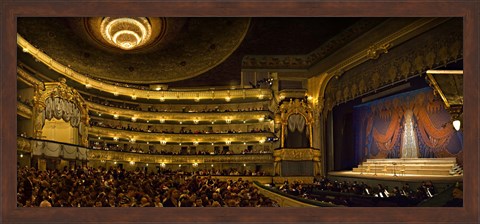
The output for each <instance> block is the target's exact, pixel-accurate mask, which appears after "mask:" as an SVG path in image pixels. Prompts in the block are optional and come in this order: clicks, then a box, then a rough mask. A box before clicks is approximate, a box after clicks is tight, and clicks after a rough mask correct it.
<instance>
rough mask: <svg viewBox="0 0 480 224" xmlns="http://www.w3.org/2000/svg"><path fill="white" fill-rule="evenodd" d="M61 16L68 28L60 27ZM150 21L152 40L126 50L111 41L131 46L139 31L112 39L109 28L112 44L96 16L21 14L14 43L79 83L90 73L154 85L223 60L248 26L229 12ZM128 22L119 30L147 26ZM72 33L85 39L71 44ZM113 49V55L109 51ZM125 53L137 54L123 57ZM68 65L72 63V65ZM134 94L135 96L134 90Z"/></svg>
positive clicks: (194, 73) (196, 72)
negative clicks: (50, 35) (218, 15)
mask: <svg viewBox="0 0 480 224" xmlns="http://www.w3.org/2000/svg"><path fill="white" fill-rule="evenodd" d="M64 20H66V22H67V23H68V24H69V25H71V26H72V27H73V28H72V29H61V27H62V26H61V24H63V22H65V21H64ZM112 20H113V19H112ZM149 21H150V23H151V25H152V29H153V30H152V36H151V38H150V39H151V41H152V42H151V44H149V43H148V42H146V43H145V44H144V45H143V46H140V47H139V48H136V49H132V50H128V52H127V51H125V50H120V49H118V48H117V47H110V46H111V45H114V46H117V44H118V45H125V46H126V45H128V44H130V45H133V44H134V43H135V42H136V39H137V37H136V36H135V34H136V35H138V36H139V39H140V40H141V39H142V34H141V33H142V32H140V31H137V32H121V33H119V32H117V35H118V36H117V39H116V42H117V43H115V40H114V33H112V34H111V38H108V37H107V40H108V39H111V43H107V41H105V40H104V38H103V37H102V34H100V33H99V30H100V27H101V23H102V20H101V18H97V17H91V18H72V19H70V18H68V19H67V18H62V19H58V18H42V19H29V18H22V19H20V20H19V25H18V27H19V30H18V36H17V37H18V38H17V43H18V45H19V46H20V47H21V48H24V49H26V50H27V51H28V53H29V54H31V55H32V56H33V57H34V58H36V59H37V60H39V61H40V62H42V63H44V64H45V65H46V66H48V67H50V68H52V69H53V70H55V71H57V72H59V73H60V74H63V75H64V76H66V77H68V78H70V79H73V80H75V81H77V82H80V83H82V84H86V83H84V82H85V80H86V78H90V79H91V77H95V78H99V79H102V80H109V81H111V82H120V83H136V84H158V83H167V82H174V81H180V80H185V79H188V78H193V77H195V76H198V75H200V74H203V73H205V72H206V71H208V70H210V69H211V68H213V67H215V66H217V65H218V64H220V63H222V62H223V61H224V60H225V59H226V58H227V57H229V56H230V55H231V54H232V53H233V52H234V51H235V50H236V49H237V48H238V47H239V46H240V44H241V42H242V40H243V38H244V37H245V35H246V33H247V31H248V27H249V26H250V18H233V17H232V18H188V19H187V18H174V17H169V18H158V17H157V18H149ZM130 22H131V23H127V22H124V21H121V23H124V24H129V25H128V26H129V27H127V28H122V30H125V31H126V29H130V30H131V31H133V29H135V27H142V26H145V27H146V26H147V24H144V23H142V22H139V23H141V24H142V25H139V24H137V25H132V24H134V23H135V22H132V21H130ZM163 23H165V24H163ZM186 26H188V29H186ZM106 27H107V24H105V28H106ZM155 27H156V28H155ZM39 29H41V30H42V31H41V32H40V31H39ZM47 32H49V33H54V34H55V35H56V37H55V38H54V39H50V38H46V37H45V36H46V35H41V34H42V33H47ZM134 33H135V34H134ZM147 33H148V31H147ZM120 34H121V35H120ZM20 35H22V36H23V37H25V39H26V40H25V39H23V38H22V37H21V36H20ZM71 35H79V36H81V37H82V39H85V41H86V42H85V43H86V44H81V45H79V44H71V43H72V42H71V38H70V36H71ZM92 35H93V37H92ZM155 35H157V36H158V37H155ZM121 37H127V38H133V39H134V42H131V41H126V40H124V41H120V40H119V39H120V38H121ZM27 40H28V41H30V42H31V43H35V45H36V46H38V48H40V49H42V50H44V51H45V52H48V55H46V54H45V53H43V52H40V51H39V50H38V48H36V47H33V46H32V45H31V44H30V43H28V42H27ZM139 44H141V42H140V43H139ZM99 45H100V46H99ZM104 45H107V46H108V47H109V48H106V47H105V46H104ZM137 46H138V44H137ZM99 47H101V48H103V49H99ZM112 51H113V52H118V54H108V52H112ZM84 52H86V53H84ZM125 53H128V54H136V56H135V57H128V55H127V56H125ZM52 58H53V59H52ZM79 58H81V59H80V60H79ZM126 64H128V65H127V66H126ZM67 65H71V68H69V67H68V66H67ZM97 65H98V66H97ZM105 68H108V69H105ZM87 74H88V76H87ZM77 79H78V80H77ZM91 85H92V88H99V89H100V90H102V91H105V92H112V93H113V92H114V91H111V90H105V89H103V88H101V86H100V85H95V84H94V83H92V84H91ZM119 94H121V95H130V94H129V93H122V92H121V89H120V88H119ZM137 98H140V96H139V95H137ZM145 98H146V97H145ZM151 98H152V95H151ZM232 99H233V98H232Z"/></svg>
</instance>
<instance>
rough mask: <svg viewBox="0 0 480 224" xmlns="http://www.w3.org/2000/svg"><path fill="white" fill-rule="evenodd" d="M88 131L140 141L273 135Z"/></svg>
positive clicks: (246, 139)
mask: <svg viewBox="0 0 480 224" xmlns="http://www.w3.org/2000/svg"><path fill="white" fill-rule="evenodd" d="M88 133H89V134H93V135H99V136H105V137H112V138H113V137H118V138H128V139H136V140H142V141H150V142H152V141H162V140H164V141H167V142H193V141H194V140H195V139H196V140H197V142H199V143H201V142H208V143H210V142H218V141H222V140H225V141H227V140H228V139H231V142H258V141H260V140H264V139H266V138H267V137H274V136H273V134H272V133H269V132H261V133H248V132H245V133H235V134H164V133H149V132H136V131H126V130H119V129H112V128H102V127H95V126H92V127H89V128H88Z"/></svg>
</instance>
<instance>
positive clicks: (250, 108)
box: [85, 96, 268, 113]
mask: <svg viewBox="0 0 480 224" xmlns="http://www.w3.org/2000/svg"><path fill="white" fill-rule="evenodd" d="M85 99H87V100H88V101H90V102H93V103H96V104H100V105H104V106H108V107H116V108H120V109H127V110H136V111H146V112H182V113H224V112H249V111H267V110H268V106H267V105H265V104H261V105H260V104H253V105H252V104H249V106H248V107H242V106H240V105H239V106H237V107H236V108H233V107H229V108H220V107H219V106H215V107H209V106H205V107H204V108H198V107H190V106H182V107H171V106H170V105H169V106H168V107H162V106H151V105H149V106H141V105H140V104H132V103H123V102H115V101H108V100H105V99H101V98H98V97H91V96H86V97H85Z"/></svg>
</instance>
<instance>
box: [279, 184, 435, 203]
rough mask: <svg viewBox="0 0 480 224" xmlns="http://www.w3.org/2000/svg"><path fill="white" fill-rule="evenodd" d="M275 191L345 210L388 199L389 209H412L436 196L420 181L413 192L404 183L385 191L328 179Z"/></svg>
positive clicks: (431, 185) (431, 188) (429, 186)
mask: <svg viewBox="0 0 480 224" xmlns="http://www.w3.org/2000/svg"><path fill="white" fill-rule="evenodd" d="M279 190H281V191H283V192H285V193H288V194H291V195H294V196H299V197H303V198H306V199H312V200H321V201H324V202H330V203H333V204H337V205H345V206H369V205H373V204H372V203H370V202H372V200H374V201H375V204H378V203H377V202H380V201H379V200H378V199H385V201H386V200H387V199H388V201H389V202H391V204H392V205H393V204H394V205H396V206H415V205H417V204H418V203H420V202H421V201H423V200H425V199H428V198H431V197H433V195H435V194H436V193H437V192H436V189H435V187H434V185H433V183H432V182H431V181H424V182H422V183H421V185H420V186H419V187H417V188H416V189H413V188H411V187H410V185H409V184H408V183H405V184H404V185H403V186H395V187H393V188H389V186H386V185H382V184H377V185H375V186H370V185H367V184H365V183H364V182H360V183H358V182H357V181H353V182H349V181H331V180H329V179H328V178H320V179H315V180H314V183H313V184H303V183H301V182H298V181H296V182H293V183H288V182H285V183H284V184H283V185H281V186H280V187H279ZM329 192H335V193H333V194H332V195H337V196H338V197H332V196H331V195H330V197H328V196H329V195H328V193H329ZM337 193H340V194H337ZM350 196H352V197H350ZM357 196H361V197H357ZM385 205H386V204H385Z"/></svg>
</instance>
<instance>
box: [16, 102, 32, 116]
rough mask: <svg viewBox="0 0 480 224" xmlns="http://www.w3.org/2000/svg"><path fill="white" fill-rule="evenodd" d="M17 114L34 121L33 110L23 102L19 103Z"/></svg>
mask: <svg viewBox="0 0 480 224" xmlns="http://www.w3.org/2000/svg"><path fill="white" fill-rule="evenodd" d="M17 114H18V115H20V116H22V117H24V118H27V119H32V114H33V112H32V108H30V107H29V106H27V105H25V104H23V103H21V102H17Z"/></svg>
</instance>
